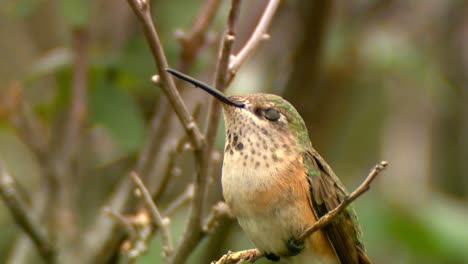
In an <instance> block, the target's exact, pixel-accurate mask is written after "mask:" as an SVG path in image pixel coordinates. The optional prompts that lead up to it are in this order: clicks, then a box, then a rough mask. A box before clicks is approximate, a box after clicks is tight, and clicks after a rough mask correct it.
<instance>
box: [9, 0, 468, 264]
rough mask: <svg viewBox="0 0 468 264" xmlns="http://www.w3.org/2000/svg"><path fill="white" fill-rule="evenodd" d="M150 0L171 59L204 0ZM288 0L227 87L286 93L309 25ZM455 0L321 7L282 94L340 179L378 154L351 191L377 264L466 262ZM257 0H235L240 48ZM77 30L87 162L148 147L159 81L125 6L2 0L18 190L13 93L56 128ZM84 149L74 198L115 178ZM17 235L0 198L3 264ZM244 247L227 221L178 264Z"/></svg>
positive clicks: (460, 18)
mask: <svg viewBox="0 0 468 264" xmlns="http://www.w3.org/2000/svg"><path fill="white" fill-rule="evenodd" d="M304 1H308V0H304ZM153 2H154V4H153V9H154V10H153V11H154V12H153V14H154V20H155V23H156V25H157V27H158V30H159V32H160V34H161V38H162V41H163V44H164V48H165V51H166V54H167V56H168V58H169V61H170V62H171V65H176V63H177V61H178V57H177V56H178V54H179V50H180V47H179V45H178V43H177V41H176V39H175V37H174V34H173V33H174V31H175V30H176V29H179V28H183V29H188V28H189V27H190V24H191V22H192V20H193V17H194V14H195V13H196V10H197V8H198V7H199V6H200V5H201V2H202V1H200V0H199V1H182V0H173V1H153ZM297 2H300V1H285V3H284V4H283V6H282V9H281V11H280V12H279V13H278V15H277V18H276V20H275V22H274V23H273V25H272V29H271V38H270V40H269V41H267V42H265V43H263V44H262V46H261V47H260V48H259V50H258V52H257V53H256V54H255V56H254V57H253V58H252V59H251V60H250V61H249V63H248V64H247V65H245V66H244V67H243V68H242V70H241V71H240V73H239V75H238V76H237V78H236V81H235V82H234V85H233V87H232V88H231V89H230V90H229V91H228V93H235V92H236V91H242V92H253V91H264V92H271V91H274V92H275V93H283V94H288V93H290V92H291V91H288V90H286V91H285V90H284V87H286V86H287V83H288V76H289V74H290V72H289V71H290V69H293V68H294V67H293V66H292V65H294V64H295V60H294V56H292V55H293V54H292V53H293V50H294V49H295V47H296V44H297V43H298V42H300V36H301V34H302V33H303V32H304V31H306V29H307V25H306V26H305V28H301V26H300V23H299V22H298V19H300V18H298V17H299V16H296V13H297V6H298V4H297ZM466 2H467V1H458V0H450V1H437V0H432V1H403V0H399V1H378V0H377V1H371V0H360V1H343V0H342V1H334V4H333V5H332V10H331V11H330V13H329V14H328V16H325V17H324V19H325V21H324V24H325V25H324V26H325V31H324V36H323V43H322V45H321V46H320V47H319V48H320V50H319V52H320V54H321V56H319V58H318V60H320V61H318V63H319V65H320V67H319V70H318V72H317V73H316V75H317V76H318V77H317V78H315V79H314V80H312V81H311V80H307V79H305V80H300V81H301V82H302V83H303V85H304V86H303V87H292V88H291V87H289V88H288V89H294V92H295V93H297V94H298V95H299V97H297V96H296V97H294V98H300V100H301V101H293V102H292V103H293V104H294V105H297V106H298V110H299V112H300V113H301V114H303V116H304V119H305V120H306V123H307V124H308V127H309V130H310V134H311V138H312V141H313V143H314V145H315V147H316V148H317V149H318V151H319V152H320V153H322V155H323V156H324V157H325V158H326V159H327V160H328V161H329V163H330V165H331V166H332V167H333V168H334V169H335V172H336V173H337V175H339V176H340V177H341V178H342V179H343V181H344V182H345V184H346V185H347V186H348V189H350V190H351V189H353V188H354V187H355V186H357V185H358V183H359V182H360V181H361V180H362V179H363V177H364V176H365V175H366V173H367V170H368V168H370V167H371V165H372V164H373V163H375V162H377V161H379V160H380V159H385V160H388V161H389V163H390V169H389V170H388V171H387V172H385V173H384V174H383V175H382V176H380V178H379V179H378V180H377V181H376V182H375V184H374V185H373V188H372V189H371V190H370V192H369V193H367V194H366V195H364V196H363V197H362V198H360V199H358V201H357V202H355V204H356V205H355V206H356V209H357V211H358V214H359V216H360V221H361V224H362V228H363V230H364V239H365V242H366V244H367V247H368V251H369V254H370V256H371V258H372V259H374V262H375V263H468V250H466V245H468V229H467V228H466V219H468V178H467V177H466V171H467V169H468V165H467V163H466V158H467V155H468V137H467V135H468V87H467V83H468V78H467V77H468V35H467V33H466V32H468V19H467V17H468V4H467V3H466ZM264 3H265V1H255V3H254V2H250V1H244V3H243V5H244V7H243V9H242V19H241V22H240V25H239V26H240V32H239V36H238V40H239V42H238V43H236V45H237V46H236V47H237V48H239V47H240V45H241V43H242V41H243V40H244V39H246V37H247V36H248V35H249V34H250V33H251V30H252V29H253V26H254V25H255V23H256V21H257V19H258V14H259V13H260V12H261V10H262V8H263V6H264ZM227 10H228V1H224V2H223V4H222V7H221V10H220V12H218V15H217V17H216V19H215V24H214V25H213V26H212V27H211V28H210V30H211V31H210V36H211V37H214V36H219V33H220V32H221V31H222V29H223V25H224V20H225V17H226V13H227ZM311 12H312V11H311ZM77 29H86V30H88V31H89V35H90V39H91V45H90V49H89V58H88V60H89V62H90V65H89V70H88V81H87V85H88V88H87V92H88V116H87V124H86V131H85V132H86V133H87V134H89V137H90V138H92V139H90V142H91V143H90V142H88V145H86V146H91V145H92V146H93V148H91V150H88V151H89V152H92V155H94V156H92V157H96V158H97V160H98V161H102V160H105V161H106V162H109V163H112V162H118V161H119V159H124V158H128V157H132V156H133V155H134V154H135V153H137V151H138V150H139V149H141V147H142V145H143V144H145V141H144V139H145V135H146V134H147V133H148V123H149V120H150V117H151V114H152V113H153V111H154V108H155V106H156V111H157V110H158V105H157V102H158V99H159V98H160V90H159V88H157V87H155V86H154V85H152V84H151V82H150V81H149V78H150V76H151V75H152V74H154V72H155V67H154V64H153V62H152V58H151V56H150V54H149V49H148V47H147V44H146V42H145V39H144V37H143V33H142V32H141V28H140V26H139V25H138V23H137V22H136V19H135V18H134V17H133V14H132V13H131V11H130V8H129V7H128V6H127V4H126V1H117V2H116V1H109V0H100V1H89V0H86V1H83V0H66V1H57V2H56V1H50V0H20V1H2V2H0V36H2V41H0V57H1V58H3V59H2V60H0V96H1V98H0V159H2V160H3V161H4V162H5V164H6V165H7V167H8V169H9V171H10V172H11V173H12V174H13V175H14V176H15V177H16V178H18V181H19V182H20V183H21V184H22V185H23V186H24V189H25V190H28V192H29V191H31V190H35V189H37V188H38V186H39V184H38V179H37V177H38V173H37V171H38V170H39V168H38V161H37V160H36V158H35V157H34V155H33V154H32V153H31V152H30V150H28V148H27V146H25V143H24V142H21V140H20V139H19V137H18V135H17V132H16V131H15V130H14V128H13V127H12V125H11V122H10V121H9V119H8V117H7V116H8V111H9V110H8V109H9V108H8V104H10V103H11V100H10V99H11V97H9V96H10V95H11V91H12V89H13V88H12V87H14V86H15V85H19V86H20V87H21V90H22V93H23V94H24V97H25V100H26V101H27V102H28V103H30V104H31V108H32V111H33V112H34V113H35V114H36V115H37V116H38V118H39V120H40V121H41V122H42V123H43V124H46V125H44V127H53V125H54V122H56V120H55V118H56V116H58V115H60V113H61V112H63V111H64V109H65V107H66V106H67V105H68V104H69V101H70V94H71V92H70V88H71V83H72V75H73V72H72V71H73V65H72V64H73V62H72V58H73V47H72V43H71V42H72V41H71V36H72V32H73V31H74V30H77ZM449 29H450V30H449ZM285 36H286V37H285ZM215 46H216V45H208V47H207V49H205V50H204V51H203V52H202V54H200V59H199V60H198V61H197V62H196V65H195V66H194V67H193V68H196V69H197V72H199V73H200V75H204V76H209V77H211V76H212V73H213V72H212V71H213V70H212V69H213V68H214V65H213V64H214V59H213V58H215V56H216V50H215V49H214V48H215ZM300 55H301V54H299V55H298V56H300ZM205 65H206V68H207V69H206V70H204V71H203V70H202V69H203V67H204V66H205ZM296 66H299V67H308V65H296ZM306 69H308V68H306ZM308 83H311V85H309V86H307V85H308ZM186 99H187V100H190V99H191V98H186ZM304 105H305V106H304ZM309 107H310V108H309ZM102 128H103V129H102ZM50 133H51V131H49V130H48V129H45V134H47V135H48V134H50ZM221 134H222V133H220V135H221ZM93 142H94V143H96V144H95V145H93V144H92V143H93ZM219 148H220V149H222V148H221V144H220V146H219ZM85 153H86V152H85ZM104 155H105V156H106V158H105V159H103V158H102V156H104ZM89 160H90V161H89V162H90V163H89V164H88V165H87V169H89V170H91V171H93V173H95V174H99V175H100V177H102V183H100V184H101V185H98V186H97V187H96V186H93V187H92V188H91V189H87V188H86V187H83V188H82V189H81V190H80V193H79V194H78V196H85V195H87V194H90V195H91V196H90V197H96V195H94V194H92V192H99V191H100V190H101V189H103V188H104V189H106V188H110V187H108V186H113V185H112V184H109V182H111V181H112V180H116V177H111V176H109V177H107V176H108V175H107V174H105V173H101V172H100V171H99V169H102V167H105V166H107V165H108V166H111V165H112V164H111V165H109V164H107V165H106V164H104V165H103V164H101V163H97V162H96V161H94V160H92V158H89ZM178 162H180V163H189V162H192V161H191V160H190V159H180V160H178ZM179 165H180V167H185V166H184V164H179ZM96 170H98V172H96ZM183 175H184V176H183V177H184V178H183V179H182V180H181V182H187V181H188V179H190V177H191V172H190V171H183ZM106 177H107V178H106ZM177 181H178V182H179V179H178V180H177ZM84 186H86V184H84ZM170 186H171V185H170ZM88 187H89V186H88ZM182 187H183V186H182ZM182 187H181V186H178V187H174V188H172V189H169V190H167V191H166V194H167V196H168V197H169V198H165V199H162V204H161V205H162V206H164V205H165V203H167V201H168V200H170V197H173V196H174V195H175V193H176V192H177V190H180V188H182ZM100 188H101V189H100ZM87 191H88V193H87ZM107 191H109V190H106V192H107ZM185 216H186V211H184V210H182V211H180V212H178V213H177V214H176V215H175V216H174V217H173V219H172V221H171V222H172V228H173V234H174V237H175V238H177V239H178V238H179V237H180V234H181V233H182V228H183V226H184V223H185V220H186V217H185ZM17 233H18V230H17V229H16V226H15V225H14V223H13V222H12V219H11V217H10V216H9V215H8V214H7V211H6V209H5V208H4V206H3V204H2V203H0V263H1V262H3V261H5V260H6V259H5V258H6V256H8V254H7V252H8V250H9V248H10V245H11V243H12V241H13V238H14V236H15V235H17ZM215 237H217V239H218V240H217V241H215V242H212V241H211V239H212V240H213V241H214V239H215ZM213 245H214V246H213ZM249 247H251V244H250V243H249V242H248V241H247V240H246V238H245V236H244V235H243V233H242V231H241V230H240V229H239V228H238V227H237V226H236V223H235V222H231V223H226V224H224V225H222V228H220V231H219V234H218V233H217V232H215V234H213V238H211V237H210V238H208V239H205V240H204V241H203V243H202V244H201V245H200V246H199V247H198V248H197V250H196V252H195V253H194V254H193V255H192V256H191V258H190V261H189V263H200V262H201V261H205V262H207V261H209V260H212V259H213V258H216V257H219V256H220V255H221V254H223V252H227V251H228V250H241V249H246V248H249ZM160 252H161V244H160V240H159V239H158V237H156V239H153V241H152V244H151V248H150V250H149V253H148V255H146V256H145V257H143V258H141V259H140V260H139V262H138V263H159V262H158V261H160ZM259 263H267V262H266V261H262V262H259Z"/></svg>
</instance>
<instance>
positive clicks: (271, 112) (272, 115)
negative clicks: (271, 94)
mask: <svg viewBox="0 0 468 264" xmlns="http://www.w3.org/2000/svg"><path fill="white" fill-rule="evenodd" d="M265 118H266V119H268V120H270V121H273V122H276V121H278V120H279V119H280V113H279V112H278V111H277V110H275V109H273V108H268V109H267V110H265Z"/></svg>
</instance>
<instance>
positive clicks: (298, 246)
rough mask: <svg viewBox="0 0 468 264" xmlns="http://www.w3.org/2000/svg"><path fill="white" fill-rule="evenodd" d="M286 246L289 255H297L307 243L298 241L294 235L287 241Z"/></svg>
mask: <svg viewBox="0 0 468 264" xmlns="http://www.w3.org/2000/svg"><path fill="white" fill-rule="evenodd" d="M286 246H287V247H288V251H289V255H290V256H296V255H297V254H299V253H300V252H301V251H302V250H303V249H304V247H305V244H304V241H298V240H297V239H295V238H294V237H290V238H289V239H288V241H287V242H286Z"/></svg>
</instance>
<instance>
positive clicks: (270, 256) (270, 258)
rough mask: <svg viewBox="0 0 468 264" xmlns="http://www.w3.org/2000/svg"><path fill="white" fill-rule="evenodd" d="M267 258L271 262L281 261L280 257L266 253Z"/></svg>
mask: <svg viewBox="0 0 468 264" xmlns="http://www.w3.org/2000/svg"><path fill="white" fill-rule="evenodd" d="M265 258H267V259H268V260H271V261H275V262H276V261H279V260H280V257H279V256H278V255H275V254H273V253H266V252H265Z"/></svg>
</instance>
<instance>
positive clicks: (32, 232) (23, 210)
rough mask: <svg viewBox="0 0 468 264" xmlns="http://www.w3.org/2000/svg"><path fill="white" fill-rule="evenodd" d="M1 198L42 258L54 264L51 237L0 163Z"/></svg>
mask: <svg viewBox="0 0 468 264" xmlns="http://www.w3.org/2000/svg"><path fill="white" fill-rule="evenodd" d="M0 196H1V197H2V199H3V201H4V202H5V204H6V206H7V207H8V209H9V210H10V213H11V215H12V216H13V218H14V219H15V222H16V224H18V225H19V227H20V228H21V229H22V230H23V231H24V232H25V233H26V234H27V235H28V236H29V237H30V238H31V240H32V241H33V243H34V244H35V246H36V247H37V249H38V250H39V253H40V254H41V256H42V258H43V259H44V260H45V261H46V262H52V263H53V259H54V255H55V249H54V246H53V244H52V243H51V240H50V237H49V236H48V234H47V233H46V232H45V230H44V229H43V228H42V227H41V225H40V223H39V221H38V220H37V219H35V218H34V217H33V216H32V215H31V212H30V210H29V208H28V207H27V206H26V202H25V199H24V198H23V197H22V196H21V194H20V193H19V191H18V188H17V187H16V183H15V181H14V179H13V177H11V176H10V175H9V174H8V172H7V171H6V169H5V168H4V167H3V164H2V162H0Z"/></svg>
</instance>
